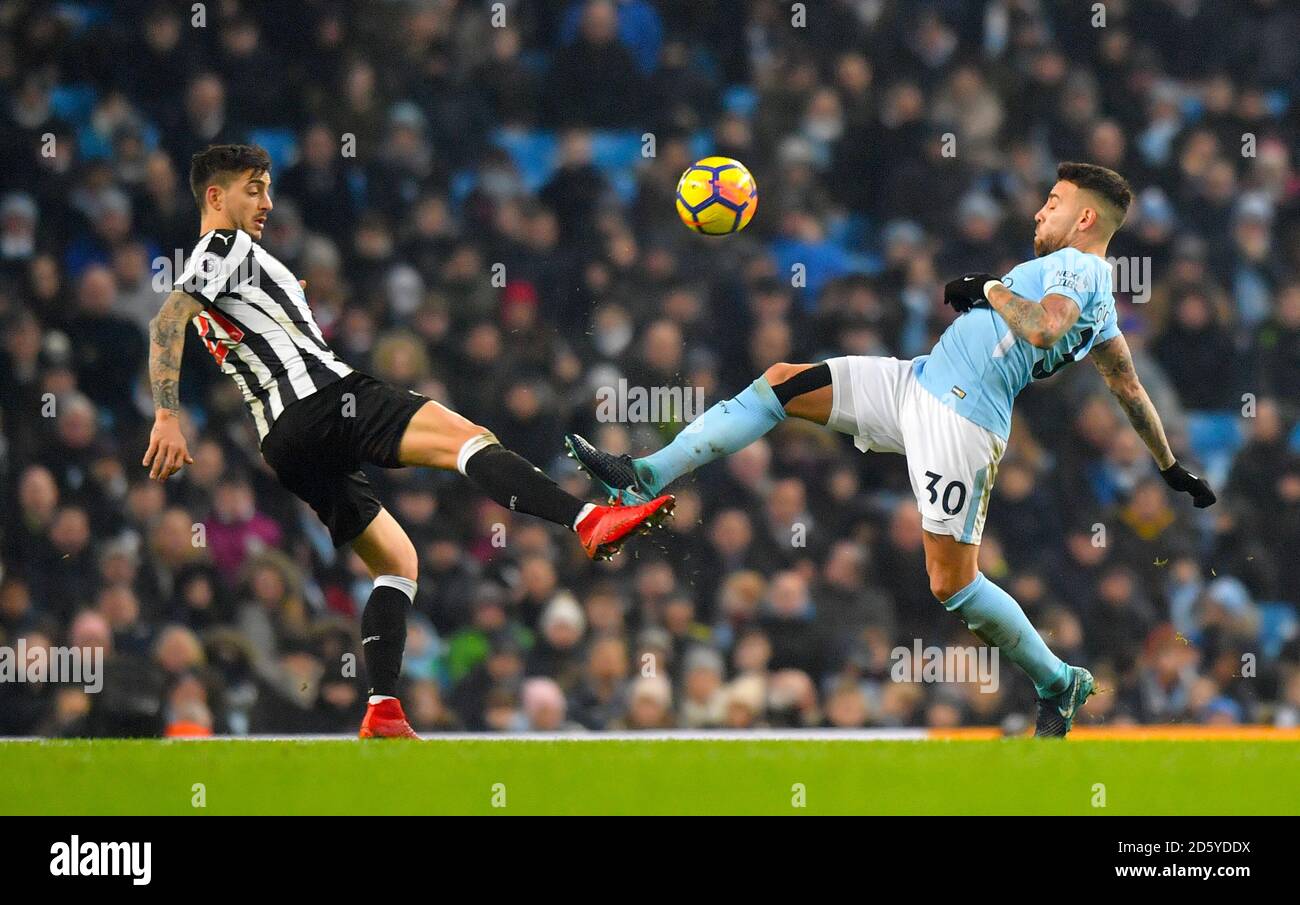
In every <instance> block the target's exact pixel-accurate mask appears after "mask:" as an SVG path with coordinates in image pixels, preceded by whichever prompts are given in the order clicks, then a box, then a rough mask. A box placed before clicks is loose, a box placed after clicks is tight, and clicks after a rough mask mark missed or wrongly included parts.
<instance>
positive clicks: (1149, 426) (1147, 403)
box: [1115, 383, 1174, 468]
mask: <svg viewBox="0 0 1300 905" xmlns="http://www.w3.org/2000/svg"><path fill="white" fill-rule="evenodd" d="M1115 398H1116V399H1118V400H1119V404H1120V407H1121V408H1123V409H1124V414H1125V415H1127V416H1128V421H1129V424H1131V425H1133V430H1135V431H1137V435H1138V436H1139V437H1141V438H1142V442H1143V443H1145V444H1146V445H1147V449H1149V450H1151V455H1152V456H1154V457H1155V460H1156V464H1157V465H1159V466H1160V467H1161V468H1168V467H1169V466H1170V465H1173V464H1174V454H1173V451H1172V450H1170V448H1169V440H1168V439H1166V438H1165V426H1164V425H1163V424H1162V423H1161V422H1160V414H1159V413H1158V412H1157V411H1156V407H1155V406H1154V405H1152V404H1151V397H1150V396H1148V395H1147V391H1146V388H1145V387H1143V386H1142V384H1140V383H1139V384H1138V385H1137V390H1136V392H1129V393H1125V394H1123V395H1120V394H1119V393H1116V394H1115Z"/></svg>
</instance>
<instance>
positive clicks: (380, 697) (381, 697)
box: [367, 694, 397, 704]
mask: <svg viewBox="0 0 1300 905" xmlns="http://www.w3.org/2000/svg"><path fill="white" fill-rule="evenodd" d="M396 700H397V698H395V697H393V696H392V695H391V694H372V695H371V696H370V700H369V701H368V702H367V703H370V704H378V703H379V702H380V701H396Z"/></svg>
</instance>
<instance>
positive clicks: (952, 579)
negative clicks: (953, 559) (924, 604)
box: [930, 569, 966, 603]
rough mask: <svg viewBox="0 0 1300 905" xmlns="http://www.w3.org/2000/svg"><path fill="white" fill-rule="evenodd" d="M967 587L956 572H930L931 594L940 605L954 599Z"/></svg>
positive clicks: (937, 570)
mask: <svg viewBox="0 0 1300 905" xmlns="http://www.w3.org/2000/svg"><path fill="white" fill-rule="evenodd" d="M965 586H966V585H965V583H963V582H962V581H961V578H960V576H959V575H958V574H957V573H956V572H954V571H951V570H948V569H935V570H933V571H931V572H930V593H931V594H933V595H934V599H935V600H937V601H939V602H940V603H943V602H944V601H945V600H949V599H951V598H952V597H954V596H955V595H956V594H957V592H958V591H960V590H961V589H962V588H964V587H965Z"/></svg>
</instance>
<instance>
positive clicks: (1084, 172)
mask: <svg viewBox="0 0 1300 905" xmlns="http://www.w3.org/2000/svg"><path fill="white" fill-rule="evenodd" d="M1056 178H1057V179H1059V180H1061V181H1062V182H1069V183H1071V184H1072V185H1076V186H1078V187H1079V188H1081V189H1087V190H1088V191H1090V192H1093V193H1095V194H1097V195H1099V196H1100V197H1101V198H1102V200H1104V201H1105V202H1107V203H1108V204H1110V205H1111V206H1112V207H1113V208H1114V211H1113V219H1114V221H1115V222H1114V225H1113V228H1112V230H1111V231H1112V232H1114V230H1116V229H1119V228H1120V225H1121V224H1122V223H1123V222H1124V217H1125V216H1126V215H1127V214H1128V206H1129V205H1130V204H1132V203H1133V189H1132V188H1130V187H1129V184H1128V180H1126V179H1125V178H1124V177H1123V176H1121V175H1120V174H1119V173H1116V172H1115V171H1114V170H1109V169H1107V168H1106V167H1099V166H1097V165H1096V164H1095V163H1063V164H1061V165H1060V166H1058V167H1057V168H1056Z"/></svg>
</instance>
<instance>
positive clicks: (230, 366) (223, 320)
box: [173, 229, 352, 442]
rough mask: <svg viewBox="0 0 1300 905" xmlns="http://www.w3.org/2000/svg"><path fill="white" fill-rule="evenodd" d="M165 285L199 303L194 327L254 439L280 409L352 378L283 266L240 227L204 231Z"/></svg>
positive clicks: (264, 437) (263, 436) (262, 435)
mask: <svg viewBox="0 0 1300 905" xmlns="http://www.w3.org/2000/svg"><path fill="white" fill-rule="evenodd" d="M173 288H175V289H177V290H180V291H181V292H184V293H186V294H188V295H190V296H192V297H193V298H195V299H196V300H198V301H199V302H201V303H202V304H203V307H204V310H203V311H202V312H201V313H199V314H197V315H195V317H194V326H195V328H196V329H197V330H198V331H199V336H200V338H202V340H203V343H204V345H206V346H207V347H208V351H209V352H211V353H212V357H213V358H215V359H216V360H217V363H218V364H219V365H221V370H223V371H225V372H226V373H227V374H229V375H230V376H231V377H233V378H234V379H235V383H237V384H238V385H239V389H240V391H241V392H242V393H243V394H244V403H245V404H246V405H247V406H248V410H249V412H251V413H252V415H253V421H254V422H256V424H257V437H258V440H259V442H260V441H261V440H264V439H266V434H267V431H269V430H270V429H271V425H272V424H274V423H275V419H276V418H278V417H280V413H281V412H283V411H284V409H285V406H287V405H289V404H291V403H293V402H296V401H297V400H299V399H303V398H305V397H307V396H310V395H311V394H312V393H315V392H316V391H317V390H319V389H322V388H324V387H326V386H328V385H329V384H331V383H333V382H334V381H336V380H338V379H340V378H342V377H346V376H347V375H349V374H351V373H352V368H350V367H348V366H347V365H346V364H344V363H343V362H342V361H340V360H339V358H338V356H337V355H335V354H334V352H333V351H332V350H331V349H330V348H329V346H327V345H326V344H325V339H324V337H323V336H322V335H321V332H320V327H318V326H317V325H316V319H315V318H314V317H312V313H311V309H310V308H309V307H307V298H306V296H305V295H304V294H303V291H302V287H301V286H299V285H298V280H297V279H296V278H295V277H294V275H293V274H292V273H291V272H290V271H289V268H287V267H285V266H284V265H283V264H281V263H280V262H279V261H277V260H276V259H275V257H274V256H273V255H271V254H269V253H268V252H267V251H265V250H264V249H263V248H262V247H261V246H260V245H258V244H257V243H256V242H254V241H253V237H252V236H250V235H249V234H248V233H246V232H244V231H243V230H238V229H215V230H212V231H211V232H208V233H206V234H205V235H204V236H203V237H202V238H201V239H199V242H198V244H197V245H195V246H194V252H193V253H192V254H191V255H190V259H189V262H188V263H187V264H186V266H185V270H184V272H182V273H181V275H180V277H179V278H178V279H177V280H176V282H175V284H174V287H173Z"/></svg>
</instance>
